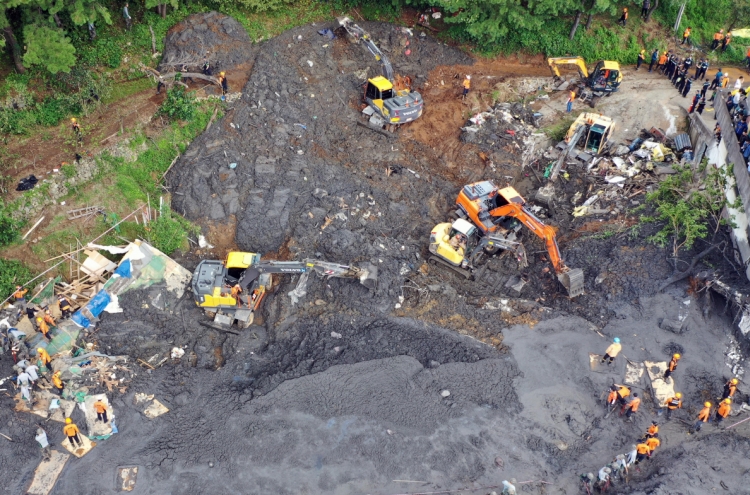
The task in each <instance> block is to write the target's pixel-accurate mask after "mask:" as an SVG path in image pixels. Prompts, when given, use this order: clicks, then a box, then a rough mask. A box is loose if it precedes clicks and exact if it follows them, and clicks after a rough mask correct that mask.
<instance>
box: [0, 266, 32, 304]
mask: <svg viewBox="0 0 750 495" xmlns="http://www.w3.org/2000/svg"><path fill="white" fill-rule="evenodd" d="M33 277H34V274H33V272H32V271H31V269H30V268H29V267H28V266H26V265H24V264H23V263H21V262H20V261H16V260H6V259H2V258H0V297H1V298H2V299H5V298H6V297H8V296H10V295H11V294H12V293H13V292H14V291H15V290H16V285H20V284H23V283H25V282H28V281H29V280H31V279H32V278H33ZM29 295H30V294H29ZM2 299H0V300H2Z"/></svg>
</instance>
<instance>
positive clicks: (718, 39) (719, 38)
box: [711, 29, 724, 50]
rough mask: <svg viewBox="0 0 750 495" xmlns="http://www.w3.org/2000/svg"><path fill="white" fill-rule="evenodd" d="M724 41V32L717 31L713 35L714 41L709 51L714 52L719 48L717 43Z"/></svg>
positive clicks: (721, 30)
mask: <svg viewBox="0 0 750 495" xmlns="http://www.w3.org/2000/svg"><path fill="white" fill-rule="evenodd" d="M723 39H724V30H723V29H719V32H718V33H714V40H713V42H712V43H711V50H716V49H717V48H718V47H719V43H721V41H722V40H723Z"/></svg>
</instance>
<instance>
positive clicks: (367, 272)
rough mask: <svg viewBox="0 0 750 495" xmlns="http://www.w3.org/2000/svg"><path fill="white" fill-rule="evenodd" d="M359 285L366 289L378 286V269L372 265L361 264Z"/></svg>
mask: <svg viewBox="0 0 750 495" xmlns="http://www.w3.org/2000/svg"><path fill="white" fill-rule="evenodd" d="M359 283H360V284H362V285H364V286H365V287H367V288H368V289H374V288H376V287H377V286H378V267H377V266H375V265H373V264H372V263H363V264H362V265H361V266H360V274H359Z"/></svg>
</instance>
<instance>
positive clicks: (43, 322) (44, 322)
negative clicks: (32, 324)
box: [38, 320, 49, 335]
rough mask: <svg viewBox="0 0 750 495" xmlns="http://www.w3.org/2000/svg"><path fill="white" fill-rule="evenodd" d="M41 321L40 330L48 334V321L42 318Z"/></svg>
mask: <svg viewBox="0 0 750 495" xmlns="http://www.w3.org/2000/svg"><path fill="white" fill-rule="evenodd" d="M38 323H39V331H40V332H42V333H43V334H44V335H47V333H48V332H49V327H48V326H47V322H46V321H44V320H42V321H40V322H38Z"/></svg>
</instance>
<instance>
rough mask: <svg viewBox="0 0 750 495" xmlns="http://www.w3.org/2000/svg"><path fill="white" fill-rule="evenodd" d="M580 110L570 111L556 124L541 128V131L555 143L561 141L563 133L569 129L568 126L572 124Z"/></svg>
mask: <svg viewBox="0 0 750 495" xmlns="http://www.w3.org/2000/svg"><path fill="white" fill-rule="evenodd" d="M580 113H581V112H578V113H570V114H569V115H568V116H566V117H565V118H563V119H561V120H560V121H559V122H557V123H556V124H553V125H551V126H549V127H545V128H544V129H542V131H543V132H544V133H545V134H546V135H547V136H548V137H549V138H550V139H551V140H552V141H553V142H555V143H557V142H559V141H562V140H563V138H564V137H565V134H567V133H568V129H570V126H571V125H572V124H573V121H575V119H576V118H577V117H578V115H579V114H580Z"/></svg>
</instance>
